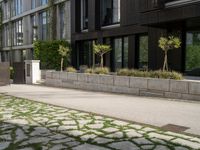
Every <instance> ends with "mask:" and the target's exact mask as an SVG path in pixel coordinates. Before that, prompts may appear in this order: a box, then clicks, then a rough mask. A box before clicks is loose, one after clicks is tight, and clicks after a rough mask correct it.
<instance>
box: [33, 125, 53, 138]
mask: <svg viewBox="0 0 200 150" xmlns="http://www.w3.org/2000/svg"><path fill="white" fill-rule="evenodd" d="M49 133H50V131H49V130H48V129H47V128H45V127H36V128H34V131H33V132H32V133H31V134H30V135H31V136H39V135H44V134H45V135H48V134H49Z"/></svg>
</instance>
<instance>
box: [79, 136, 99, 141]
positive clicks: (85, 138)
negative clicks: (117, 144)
mask: <svg viewBox="0 0 200 150" xmlns="http://www.w3.org/2000/svg"><path fill="white" fill-rule="evenodd" d="M96 137H97V136H96V135H95V134H86V135H83V136H81V139H82V140H83V141H87V140H89V139H94V138H96Z"/></svg>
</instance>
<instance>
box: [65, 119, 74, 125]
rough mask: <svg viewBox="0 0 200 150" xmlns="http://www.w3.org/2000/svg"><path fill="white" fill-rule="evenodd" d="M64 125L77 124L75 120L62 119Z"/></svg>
mask: <svg viewBox="0 0 200 150" xmlns="http://www.w3.org/2000/svg"><path fill="white" fill-rule="evenodd" d="M62 123H63V124H64V125H76V122H75V121H74V120H67V121H62Z"/></svg>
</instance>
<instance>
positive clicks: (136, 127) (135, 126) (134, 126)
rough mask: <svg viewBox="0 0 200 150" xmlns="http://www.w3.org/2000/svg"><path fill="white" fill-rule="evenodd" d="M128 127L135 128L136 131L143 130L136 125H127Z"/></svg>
mask: <svg viewBox="0 0 200 150" xmlns="http://www.w3.org/2000/svg"><path fill="white" fill-rule="evenodd" d="M129 127H132V128H135V129H137V130H140V129H142V128H143V127H142V126H141V125H137V124H131V125H129Z"/></svg>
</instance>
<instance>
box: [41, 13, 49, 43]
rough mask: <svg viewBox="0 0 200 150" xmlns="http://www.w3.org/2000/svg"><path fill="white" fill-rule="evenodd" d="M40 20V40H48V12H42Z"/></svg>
mask: <svg viewBox="0 0 200 150" xmlns="http://www.w3.org/2000/svg"><path fill="white" fill-rule="evenodd" d="M39 19H40V26H39V27H40V39H41V40H47V38H48V17H47V12H46V11H45V12H42V13H40V15H39Z"/></svg>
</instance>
